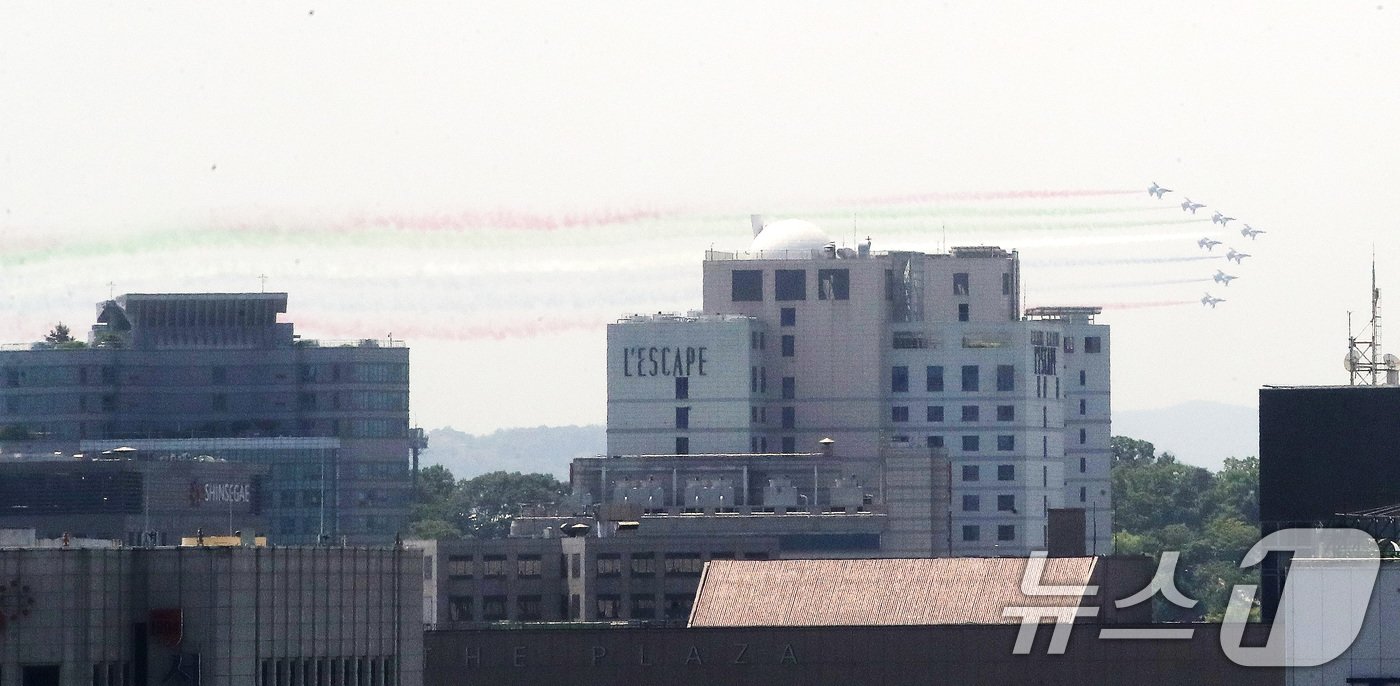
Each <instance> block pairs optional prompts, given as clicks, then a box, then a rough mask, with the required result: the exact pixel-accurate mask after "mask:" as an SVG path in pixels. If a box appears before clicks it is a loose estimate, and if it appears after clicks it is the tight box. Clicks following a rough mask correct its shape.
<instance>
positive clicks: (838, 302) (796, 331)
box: [608, 219, 1113, 555]
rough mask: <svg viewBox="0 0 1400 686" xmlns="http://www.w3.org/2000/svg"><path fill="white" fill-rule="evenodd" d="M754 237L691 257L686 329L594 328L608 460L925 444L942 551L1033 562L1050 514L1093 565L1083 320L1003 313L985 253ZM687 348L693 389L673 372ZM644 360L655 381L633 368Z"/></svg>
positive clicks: (659, 325) (1092, 435)
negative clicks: (1079, 531)
mask: <svg viewBox="0 0 1400 686" xmlns="http://www.w3.org/2000/svg"><path fill="white" fill-rule="evenodd" d="M755 231H756V235H755V237H754V239H753V243H752V244H751V245H750V247H749V249H748V250H747V251H742V252H728V253H726V252H718V251H714V250H711V251H709V252H707V254H706V259H705V262H704V266H703V308H702V310H703V312H704V313H705V314H704V315H690V316H685V317H680V316H673V317H667V316H647V317H634V318H626V319H623V320H621V321H619V322H618V323H616V324H614V325H613V326H612V327H610V329H609V350H608V355H609V362H608V374H609V381H608V390H609V396H608V404H609V426H608V452H609V454H610V455H624V454H657V453H686V452H689V453H696V452H705V453H715V452H719V453H731V452H754V453H770V452H772V453H800V452H807V451H812V450H814V449H816V448H817V446H818V441H821V440H823V439H830V440H834V441H835V442H836V444H837V445H840V446H842V451H843V452H844V453H846V454H848V455H856V456H860V455H864V456H867V457H868V458H869V459H872V460H874V459H876V456H877V455H878V454H879V452H880V451H881V450H882V449H883V448H884V447H886V446H891V445H893V446H923V447H927V448H931V449H941V450H944V451H946V453H947V455H948V456H949V459H950V461H951V465H950V466H951V489H952V499H951V506H950V512H951V515H950V516H951V517H952V524H951V527H952V529H951V530H952V539H953V540H952V544H953V545H952V552H953V554H957V555H1008V554H1025V553H1026V552H1028V551H1030V550H1034V549H1039V548H1043V547H1044V546H1045V544H1046V538H1047V529H1046V527H1047V516H1048V514H1047V513H1048V512H1049V511H1050V510H1052V509H1059V508H1080V509H1084V510H1085V512H1086V516H1085V522H1086V534H1085V550H1086V552H1088V553H1090V554H1096V553H1097V554H1102V553H1106V552H1109V551H1110V550H1111V547H1112V519H1113V504H1112V494H1111V488H1110V483H1111V482H1110V479H1109V468H1110V462H1111V451H1110V448H1109V434H1110V412H1109V407H1110V387H1109V362H1108V360H1109V353H1110V340H1109V330H1108V327H1107V326H1106V325H1102V324H1097V323H1095V321H1094V317H1095V315H1096V314H1097V313H1098V309H1097V308H1036V309H1033V310H1029V311H1025V312H1023V311H1022V310H1021V306H1020V295H1019V294H1020V288H1021V283H1020V281H1021V279H1020V263H1019V258H1018V256H1017V254H1016V253H1014V252H1007V251H1004V250H1002V249H1000V248H995V247H967V248H953V249H952V250H951V251H950V252H948V253H946V254H942V253H939V254H928V253H919V252H894V251H892V252H873V251H872V250H871V249H870V243H869V240H868V239H867V241H866V242H865V243H864V244H862V245H861V246H859V248H858V249H857V250H851V249H846V248H842V249H839V250H838V249H837V248H836V247H835V244H834V243H833V242H832V241H831V239H830V238H829V237H827V236H826V235H825V234H824V233H822V232H821V230H820V229H818V228H817V227H815V226H813V225H812V224H809V223H807V222H803V221H799V220H784V221H780V222H775V223H772V224H766V225H764V224H762V223H761V221H759V220H757V219H756V220H755ZM744 334H747V337H745V335H744ZM700 349H703V350H704V353H705V358H706V361H707V364H706V365H705V370H704V371H705V373H704V374H703V375H702V374H700V373H699V368H698V367H697V366H690V367H685V366H681V367H677V366H676V365H675V364H674V360H675V359H677V355H678V354H682V353H684V351H687V350H696V351H697V354H698V351H699V350H700ZM667 351H675V352H667ZM652 356H656V357H659V358H664V359H661V360H659V361H658V363H657V364H656V365H655V369H658V370H661V371H666V370H667V369H669V371H670V374H669V375H667V374H659V375H652V374H642V373H641V372H651V371H652V369H653V365H652V360H651V357H652ZM664 361H671V362H672V364H671V365H670V366H669V367H668V366H667V365H665V364H661V362H664ZM746 361H747V369H745V368H742V367H738V365H741V364H744V363H745V362H746ZM643 408H646V409H643ZM745 419H747V421H745ZM614 420H616V427H615V426H614ZM697 447H699V448H700V450H697V449H696V448H697Z"/></svg>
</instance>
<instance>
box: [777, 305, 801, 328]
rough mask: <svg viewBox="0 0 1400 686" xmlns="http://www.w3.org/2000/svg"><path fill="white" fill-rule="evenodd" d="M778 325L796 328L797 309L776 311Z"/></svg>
mask: <svg viewBox="0 0 1400 686" xmlns="http://www.w3.org/2000/svg"><path fill="white" fill-rule="evenodd" d="M778 323H779V324H780V325H782V326H797V308H796V307H784V308H782V309H781V310H778Z"/></svg>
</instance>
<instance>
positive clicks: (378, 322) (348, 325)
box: [294, 314, 616, 347]
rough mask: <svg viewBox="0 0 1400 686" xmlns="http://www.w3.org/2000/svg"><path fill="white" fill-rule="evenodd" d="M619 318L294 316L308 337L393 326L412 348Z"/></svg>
mask: <svg viewBox="0 0 1400 686" xmlns="http://www.w3.org/2000/svg"><path fill="white" fill-rule="evenodd" d="M615 319H616V317H609V316H603V315H599V316H596V317H561V316H558V315H557V314H551V315H550V316H549V317H548V318H544V317H541V318H537V319H535V320H534V321H528V320H527V321H520V320H516V321H494V322H492V321H481V322H479V323H471V324H466V323H459V324H449V323H443V322H442V321H433V322H424V321H412V320H409V321H403V320H400V321H394V318H393V317H392V316H390V315H388V314H375V315H373V316H367V315H364V314H358V315H357V316H356V317H354V318H348V317H347V318H340V317H325V318H318V317H315V316H310V317H308V316H304V315H299V316H297V317H295V318H294V321H295V323H296V327H297V330H298V332H300V333H301V334H302V335H303V336H305V337H307V338H313V339H314V338H326V339H341V340H348V341H354V340H359V339H364V338H375V339H376V340H380V341H381V342H382V340H383V339H384V338H385V337H386V335H387V334H386V333H384V332H382V331H381V329H384V328H386V327H389V328H392V329H393V331H392V333H393V335H394V340H395V341H406V342H407V344H408V346H409V347H412V346H413V343H414V341H421V340H425V339H427V340H439V341H480V340H497V341H499V340H505V339H510V338H535V337H537V336H548V335H552V334H559V333H568V332H572V331H584V330H595V329H596V330H598V331H599V332H601V331H602V330H603V328H604V327H605V326H606V325H607V324H609V323H611V322H612V321H614V320H615Z"/></svg>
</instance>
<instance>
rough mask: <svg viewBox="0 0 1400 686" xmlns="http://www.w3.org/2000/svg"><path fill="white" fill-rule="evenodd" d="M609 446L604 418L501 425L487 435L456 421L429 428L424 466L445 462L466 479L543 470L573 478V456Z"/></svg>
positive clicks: (445, 464)
mask: <svg viewBox="0 0 1400 686" xmlns="http://www.w3.org/2000/svg"><path fill="white" fill-rule="evenodd" d="M607 446H608V439H607V433H606V431H605V428H604V427H603V425H601V424H590V425H587V426H536V427H522V428H515V429H500V430H497V431H495V432H493V433H489V434H484V435H475V434H469V433H465V432H462V431H457V430H456V429H453V428H452V427H444V428H441V429H431V430H429V431H428V448H427V450H424V451H423V454H422V456H421V457H420V460H421V462H422V465H423V466H427V465H433V464H440V465H443V466H445V467H447V468H448V470H450V471H451V472H452V475H453V476H455V477H457V478H459V479H462V478H471V477H474V476H478V475H481V474H486V473H487V472H495V471H505V472H524V473H527V474H528V473H531V472H538V473H541V474H553V475H554V476H555V477H556V478H559V479H565V480H566V479H568V478H569V461H570V460H572V459H574V458H575V457H593V456H595V455H602V454H603V453H604V452H605V451H606V450H607Z"/></svg>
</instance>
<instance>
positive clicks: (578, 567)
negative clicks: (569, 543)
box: [569, 553, 583, 579]
mask: <svg viewBox="0 0 1400 686" xmlns="http://www.w3.org/2000/svg"><path fill="white" fill-rule="evenodd" d="M582 574H583V556H582V555H581V554H579V553H572V554H570V555H569V576H571V577H573V578H575V579H577V578H579V577H580V576H582Z"/></svg>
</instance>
